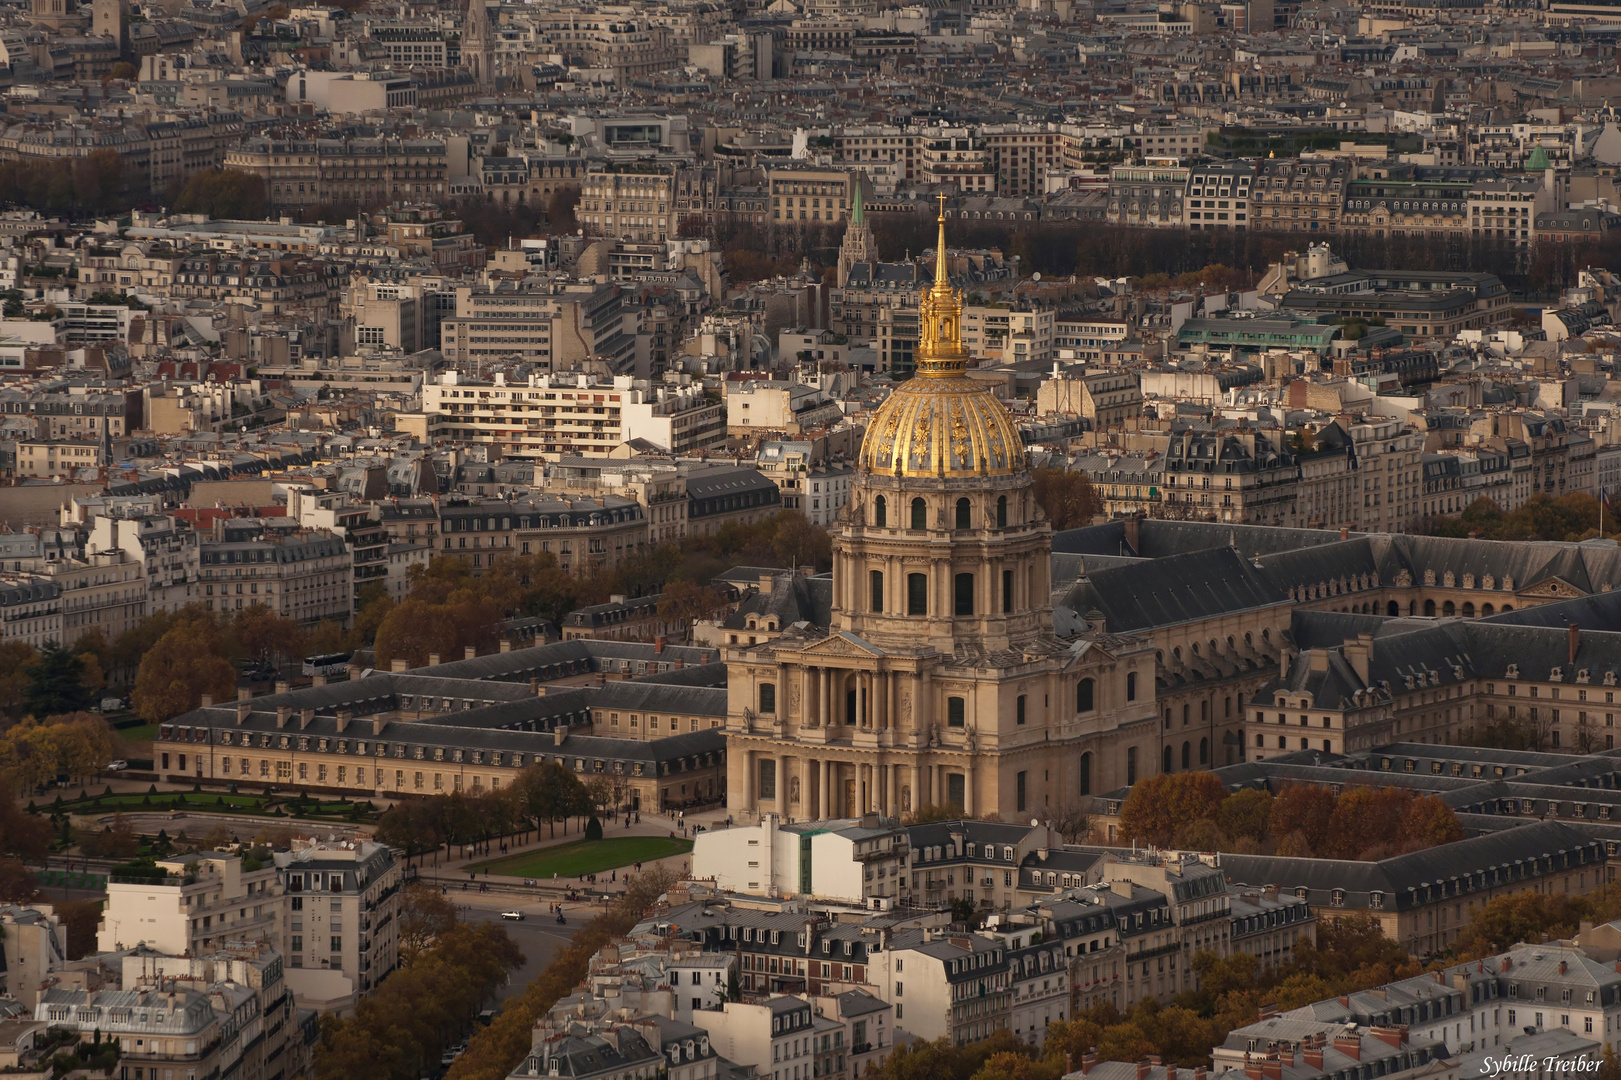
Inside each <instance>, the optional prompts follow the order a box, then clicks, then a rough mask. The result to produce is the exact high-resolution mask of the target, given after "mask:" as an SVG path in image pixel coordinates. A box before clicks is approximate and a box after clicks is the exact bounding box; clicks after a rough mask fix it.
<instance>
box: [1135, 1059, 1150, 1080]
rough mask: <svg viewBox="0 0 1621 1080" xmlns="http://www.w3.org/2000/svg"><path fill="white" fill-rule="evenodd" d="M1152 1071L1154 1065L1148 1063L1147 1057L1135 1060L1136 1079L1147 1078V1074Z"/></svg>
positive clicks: (1145, 1079) (1143, 1079) (1146, 1079)
mask: <svg viewBox="0 0 1621 1080" xmlns="http://www.w3.org/2000/svg"><path fill="white" fill-rule="evenodd" d="M1153 1071H1154V1066H1152V1065H1150V1064H1149V1063H1148V1059H1147V1058H1143V1059H1142V1060H1141V1061H1139V1062H1137V1080H1148V1074H1149V1073H1151V1072H1153Z"/></svg>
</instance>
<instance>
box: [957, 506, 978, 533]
mask: <svg viewBox="0 0 1621 1080" xmlns="http://www.w3.org/2000/svg"><path fill="white" fill-rule="evenodd" d="M973 514H974V512H973V509H972V508H971V507H970V506H969V504H968V500H967V499H958V500H957V528H959V529H971V528H973V527H974V526H973Z"/></svg>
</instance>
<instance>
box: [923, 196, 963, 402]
mask: <svg viewBox="0 0 1621 1080" xmlns="http://www.w3.org/2000/svg"><path fill="white" fill-rule="evenodd" d="M939 198H940V238H939V239H938V240H937V241H935V247H934V284H933V285H931V286H930V287H928V288H926V289H924V290H923V296H922V298H921V301H920V303H919V305H918V342H917V373H918V374H919V375H924V376H928V377H929V378H935V379H949V378H954V377H960V376H961V375H962V374H963V372H964V371H966V370H967V369H968V353H967V351H966V350H965V349H964V348H963V347H962V297H961V296H960V295H959V294H958V292H957V290H956V289H953V288H952V287H951V277H950V274H949V273H948V268H947V266H946V196H945V193H944V192H941V193H940V196H939Z"/></svg>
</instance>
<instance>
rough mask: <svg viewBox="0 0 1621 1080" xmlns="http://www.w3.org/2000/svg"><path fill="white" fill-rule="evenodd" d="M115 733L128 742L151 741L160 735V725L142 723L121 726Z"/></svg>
mask: <svg viewBox="0 0 1621 1080" xmlns="http://www.w3.org/2000/svg"><path fill="white" fill-rule="evenodd" d="M115 734H117V735H118V737H119V738H121V739H123V740H125V741H126V742H132V743H149V742H151V741H152V740H153V739H155V738H157V737H158V725H156V724H142V725H141V726H139V727H127V728H119V729H118V730H117V732H115Z"/></svg>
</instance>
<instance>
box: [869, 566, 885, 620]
mask: <svg viewBox="0 0 1621 1080" xmlns="http://www.w3.org/2000/svg"><path fill="white" fill-rule="evenodd" d="M868 581H869V582H870V583H871V585H872V610H874V611H883V610H884V572H883V571H882V570H873V571H870V572H869V573H868Z"/></svg>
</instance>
